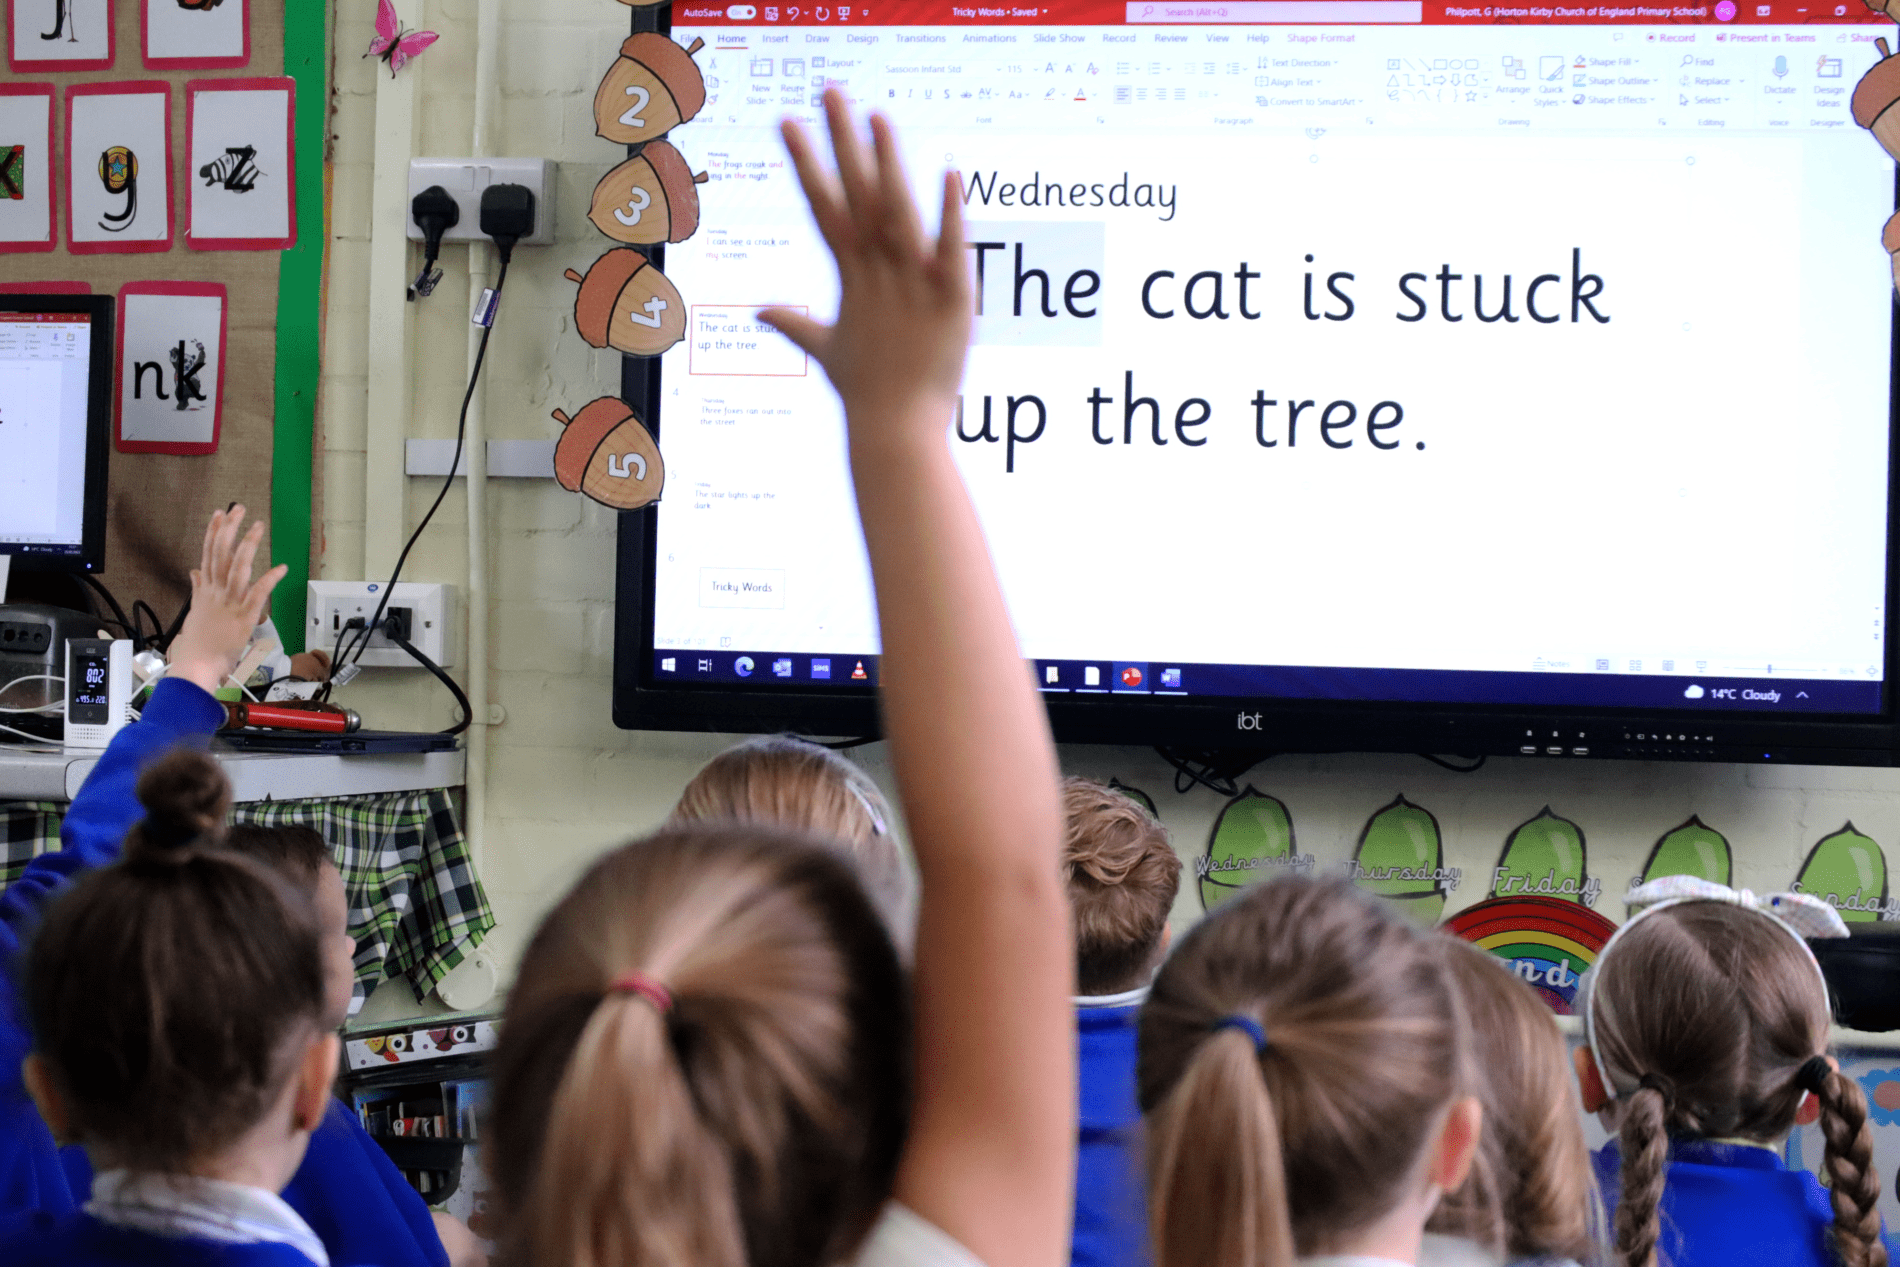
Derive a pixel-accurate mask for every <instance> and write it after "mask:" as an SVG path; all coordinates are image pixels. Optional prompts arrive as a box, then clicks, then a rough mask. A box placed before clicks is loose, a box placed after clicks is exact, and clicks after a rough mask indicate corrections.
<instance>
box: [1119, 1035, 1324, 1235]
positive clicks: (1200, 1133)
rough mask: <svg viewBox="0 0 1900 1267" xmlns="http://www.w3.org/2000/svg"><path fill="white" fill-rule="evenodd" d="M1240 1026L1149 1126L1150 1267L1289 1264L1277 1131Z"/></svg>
mask: <svg viewBox="0 0 1900 1267" xmlns="http://www.w3.org/2000/svg"><path fill="white" fill-rule="evenodd" d="M1270 1059H1272V1056H1271V1053H1270V1052H1269V1053H1256V1051H1255V1048H1254V1043H1253V1040H1252V1039H1251V1038H1250V1037H1249V1036H1248V1035H1247V1034H1246V1033H1245V1032H1244V1031H1243V1030H1242V1029H1240V1028H1238V1027H1229V1028H1225V1029H1219V1030H1215V1031H1214V1032H1213V1033H1212V1034H1210V1035H1209V1036H1208V1038H1207V1039H1206V1040H1205V1041H1203V1042H1202V1043H1201V1045H1200V1047H1199V1049H1198V1050H1196V1051H1195V1053H1194V1054H1193V1055H1192V1056H1191V1057H1189V1059H1188V1063H1187V1068H1186V1069H1185V1070H1184V1071H1183V1072H1182V1074H1181V1079H1180V1081H1179V1082H1177V1083H1175V1085H1174V1089H1173V1090H1171V1091H1170V1092H1169V1093H1168V1096H1167V1099H1166V1100H1164V1101H1163V1102H1162V1103H1161V1105H1160V1106H1159V1107H1158V1108H1157V1109H1156V1111H1155V1112H1154V1113H1153V1114H1151V1115H1150V1117H1149V1123H1148V1175H1149V1182H1148V1202H1149V1214H1150V1219H1151V1221H1152V1224H1153V1231H1154V1251H1155V1267H1230V1265H1231V1264H1235V1263H1246V1264H1250V1265H1252V1267H1291V1264H1292V1262H1293V1258H1294V1252H1293V1227H1292V1222H1291V1220H1290V1218H1289V1217H1288V1214H1287V1204H1286V1171H1285V1165H1284V1162H1283V1161H1282V1158H1281V1150H1280V1124H1279V1121H1278V1119H1277V1117H1276V1116H1275V1114H1274V1111H1273V1098H1272V1097H1271V1096H1270V1095H1268V1094H1267V1084H1266V1082H1265V1081H1264V1080H1263V1079H1262V1077H1261V1063H1262V1061H1264V1060H1270Z"/></svg>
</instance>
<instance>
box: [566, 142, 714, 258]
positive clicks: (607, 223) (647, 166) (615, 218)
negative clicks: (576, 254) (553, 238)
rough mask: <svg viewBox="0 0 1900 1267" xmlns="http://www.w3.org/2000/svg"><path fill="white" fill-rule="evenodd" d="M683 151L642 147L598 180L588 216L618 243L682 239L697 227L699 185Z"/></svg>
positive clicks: (703, 179) (662, 144)
mask: <svg viewBox="0 0 1900 1267" xmlns="http://www.w3.org/2000/svg"><path fill="white" fill-rule="evenodd" d="M705 183H706V173H705V172H700V173H699V174H698V175H694V174H693V171H692V169H691V168H690V167H688V166H687V165H686V160H685V159H684V158H682V157H680V152H679V151H678V150H676V149H674V148H673V147H672V146H671V145H669V144H667V143H666V142H665V141H659V142H656V143H654V144H652V145H649V146H647V147H646V148H645V149H643V150H641V151H640V153H639V154H638V155H636V156H635V157H633V158H630V159H628V160H627V161H626V162H624V163H622V164H621V165H620V166H618V167H616V168H614V169H613V170H612V171H610V172H608V173H607V174H606V175H605V176H602V177H601V178H600V183H599V184H598V185H595V186H594V205H593V209H592V210H591V211H589V212H588V213H587V218H588V219H589V220H591V221H593V224H594V227H595V228H596V229H599V230H600V231H601V232H602V233H605V234H606V235H607V236H608V237H610V238H612V239H613V240H614V241H616V242H634V243H638V244H640V245H643V246H644V245H650V244H653V243H659V242H684V241H685V240H686V239H687V238H690V237H692V236H693V234H694V233H695V232H697V231H698V229H699V186H700V185H703V184H705Z"/></svg>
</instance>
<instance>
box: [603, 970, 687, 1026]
mask: <svg viewBox="0 0 1900 1267" xmlns="http://www.w3.org/2000/svg"><path fill="white" fill-rule="evenodd" d="M607 992H608V993H609V994H637V995H639V996H640V997H641V998H643V999H645V1000H646V1001H647V1002H648V1003H651V1004H652V1005H653V1010H654V1011H656V1012H658V1013H659V1014H660V1015H661V1016H665V1015H666V1014H667V1013H668V1012H671V1011H672V1010H673V993H672V991H670V990H668V989H667V988H666V987H665V986H663V985H661V984H660V983H659V982H658V981H655V980H654V979H653V978H652V977H649V976H647V975H646V974H645V973H643V972H629V973H627V974H626V975H625V976H622V977H619V978H617V979H616V980H615V981H614V983H613V984H612V985H610V986H608V987H607Z"/></svg>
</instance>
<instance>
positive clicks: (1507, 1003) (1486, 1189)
mask: <svg viewBox="0 0 1900 1267" xmlns="http://www.w3.org/2000/svg"><path fill="white" fill-rule="evenodd" d="M1440 949H1441V950H1442V951H1443V953H1444V956H1445V967H1446V970H1447V971H1448V973H1449V974H1450V976H1451V979H1452V982H1453V984H1454V985H1455V986H1456V987H1457V989H1458V991H1459V994H1460V995H1461V997H1462V999H1463V1002H1464V1006H1465V1015H1466V1017H1467V1018H1468V1019H1469V1020H1470V1022H1471V1063H1472V1070H1473V1073H1474V1077H1473V1079H1472V1085H1473V1087H1474V1088H1475V1090H1476V1091H1477V1093H1478V1098H1479V1099H1480V1100H1481V1101H1482V1102H1483V1104H1484V1134H1483V1136H1482V1137H1481V1142H1480V1144H1479V1150H1478V1164H1477V1165H1476V1166H1474V1167H1473V1169H1472V1173H1471V1177H1470V1178H1469V1179H1467V1180H1466V1181H1465V1183H1464V1186H1462V1187H1460V1188H1459V1189H1457V1190H1456V1191H1455V1192H1448V1193H1446V1194H1445V1198H1444V1200H1443V1201H1441V1202H1440V1203H1439V1206H1438V1209H1437V1210H1435V1211H1434V1212H1433V1214H1432V1218H1431V1222H1429V1223H1428V1224H1426V1229H1427V1230H1428V1231H1432V1232H1442V1233H1445V1234H1447V1235H1451V1236H1462V1237H1465V1238H1466V1239H1468V1240H1473V1241H1476V1242H1478V1243H1479V1244H1481V1245H1484V1246H1486V1247H1487V1248H1489V1249H1492V1250H1494V1251H1495V1250H1502V1251H1504V1252H1505V1253H1506V1254H1507V1255H1508V1256H1509V1257H1510V1258H1511V1259H1520V1258H1545V1257H1548V1258H1569V1259H1575V1260H1577V1261H1578V1262H1589V1261H1591V1260H1592V1258H1593V1256H1594V1255H1595V1253H1596V1242H1595V1237H1594V1235H1593V1219H1592V1214H1593V1211H1594V1209H1595V1204H1596V1191H1595V1181H1594V1179H1593V1178H1592V1175H1591V1171H1590V1150H1589V1145H1588V1144H1587V1143H1586V1142H1585V1141H1584V1137H1583V1117H1582V1109H1581V1106H1580V1105H1579V1104H1578V1103H1577V1097H1576V1091H1575V1086H1576V1084H1575V1082H1574V1081H1573V1080H1572V1078H1571V1075H1570V1052H1569V1047H1568V1046H1567V1045H1566V1044H1565V1042H1564V1036H1563V1032H1562V1031H1561V1030H1559V1029H1558V1028H1557V1019H1556V1017H1554V1016H1552V1015H1551V1013H1550V1008H1549V1007H1548V1006H1546V1005H1545V1003H1544V1001H1543V1000H1542V999H1540V998H1539V997H1538V996H1537V993H1536V992H1535V991H1534V990H1532V989H1531V988H1530V987H1529V986H1528V985H1526V984H1524V982H1522V981H1520V980H1519V979H1518V978H1517V977H1516V976H1515V975H1513V974H1512V973H1511V971H1510V970H1509V969H1508V968H1507V967H1506V966H1505V965H1504V963H1503V962H1502V961H1501V960H1499V959H1498V958H1496V957H1495V956H1493V955H1489V954H1486V953H1485V952H1484V951H1482V950H1480V949H1478V948H1477V947H1476V946H1473V945H1471V944H1470V943H1469V942H1464V941H1460V940H1458V939H1457V938H1455V937H1450V936H1446V937H1444V938H1443V939H1442V944H1441V946H1440Z"/></svg>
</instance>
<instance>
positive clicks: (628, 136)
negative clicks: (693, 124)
mask: <svg viewBox="0 0 1900 1267" xmlns="http://www.w3.org/2000/svg"><path fill="white" fill-rule="evenodd" d="M705 45H706V41H704V40H694V41H693V44H692V47H691V48H681V47H680V46H679V45H678V44H675V43H674V42H673V41H672V40H670V39H668V38H667V37H666V36H664V35H660V34H658V33H656V32H653V31H643V32H641V33H640V34H638V35H634V36H629V37H628V38H627V41H626V42H625V43H623V44H622V45H621V46H620V58H619V60H618V61H616V62H615V63H614V64H613V65H612V66H609V67H608V68H607V74H606V77H605V78H603V79H602V80H601V81H600V87H599V88H598V89H596V90H595V92H594V131H595V132H596V133H597V134H598V135H600V136H603V137H605V138H606V139H608V140H609V141H612V142H614V143H615V144H617V145H637V144H638V143H640V142H641V141H657V140H658V139H660V138H661V137H663V136H665V135H666V134H667V133H668V132H670V131H672V130H673V129H674V128H676V127H678V126H679V125H680V124H682V123H684V122H686V121H687V120H688V119H690V118H692V117H693V116H694V115H696V114H698V113H699V111H700V108H701V107H702V106H704V105H705V104H706V81H705V79H704V78H703V77H702V76H701V75H700V73H699V67H698V65H697V64H695V63H694V61H693V54H694V53H697V52H698V51H699V50H700V49H702V48H704V47H705Z"/></svg>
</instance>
